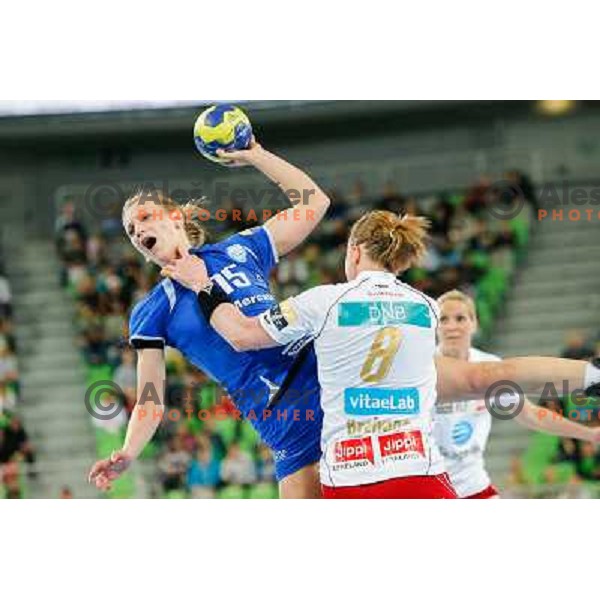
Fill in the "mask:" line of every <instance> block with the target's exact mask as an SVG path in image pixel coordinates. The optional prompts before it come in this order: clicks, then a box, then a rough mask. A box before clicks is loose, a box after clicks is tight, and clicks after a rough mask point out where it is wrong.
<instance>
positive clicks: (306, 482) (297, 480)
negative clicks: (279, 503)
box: [279, 463, 321, 500]
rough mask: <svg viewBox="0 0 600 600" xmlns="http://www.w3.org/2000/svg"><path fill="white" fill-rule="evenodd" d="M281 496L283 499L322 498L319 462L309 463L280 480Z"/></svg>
mask: <svg viewBox="0 0 600 600" xmlns="http://www.w3.org/2000/svg"><path fill="white" fill-rule="evenodd" d="M279 497H280V498H281V499H282V500H302V499H306V500H312V499H317V498H321V483H320V481H319V464H318V463H315V464H314V465H309V466H308V467H304V468H303V469H300V470H299V471H296V472H295V473H293V474H292V475H289V476H288V477H286V478H285V479H282V480H281V481H280V482H279Z"/></svg>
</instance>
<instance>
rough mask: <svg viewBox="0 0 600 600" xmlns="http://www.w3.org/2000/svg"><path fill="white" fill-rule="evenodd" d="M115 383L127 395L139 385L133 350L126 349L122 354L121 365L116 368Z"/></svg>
mask: <svg viewBox="0 0 600 600" xmlns="http://www.w3.org/2000/svg"><path fill="white" fill-rule="evenodd" d="M113 381H114V382H115V383H116V384H117V385H118V386H119V387H120V388H121V389H122V390H123V392H124V393H127V390H131V389H133V392H134V393H135V386H136V385H137V374H136V367H135V354H134V352H133V350H132V349H131V348H124V349H123V351H122V352H121V364H120V365H119V366H118V367H117V368H116V370H115V374H114V376H113Z"/></svg>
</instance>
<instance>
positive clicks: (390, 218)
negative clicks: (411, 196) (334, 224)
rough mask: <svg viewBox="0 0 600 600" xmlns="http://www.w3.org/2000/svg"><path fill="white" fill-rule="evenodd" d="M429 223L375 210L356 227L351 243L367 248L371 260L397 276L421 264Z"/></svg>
mask: <svg viewBox="0 0 600 600" xmlns="http://www.w3.org/2000/svg"><path fill="white" fill-rule="evenodd" d="M428 229H429V220H428V219H426V218H424V217H415V216H413V215H408V214H405V215H397V214H395V213H393V212H390V211H387V210H375V211H372V212H369V213H367V214H366V215H364V216H363V217H361V218H360V219H359V220H358V221H357V222H356V223H355V224H354V226H353V227H352V231H351V233H350V241H351V243H353V244H355V245H361V244H362V245H364V246H365V248H366V251H367V254H368V256H369V258H371V260H373V261H375V262H376V263H378V264H380V265H381V266H383V267H385V268H386V269H387V270H389V271H392V272H393V273H399V272H401V271H405V270H406V269H408V268H410V267H411V266H413V265H415V264H418V263H419V262H420V261H421V260H422V258H423V256H424V255H425V253H426V251H427V231H428Z"/></svg>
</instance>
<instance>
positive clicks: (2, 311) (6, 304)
mask: <svg viewBox="0 0 600 600" xmlns="http://www.w3.org/2000/svg"><path fill="white" fill-rule="evenodd" d="M11 303H12V292H11V289H10V284H9V283H8V279H7V278H6V277H5V275H4V273H2V272H0V319H4V318H8V317H10V316H11V314H12V305H11Z"/></svg>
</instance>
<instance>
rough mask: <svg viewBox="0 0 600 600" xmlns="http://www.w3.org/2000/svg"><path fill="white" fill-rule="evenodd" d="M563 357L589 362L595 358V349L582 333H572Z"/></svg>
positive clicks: (567, 340) (568, 338) (568, 337)
mask: <svg viewBox="0 0 600 600" xmlns="http://www.w3.org/2000/svg"><path fill="white" fill-rule="evenodd" d="M561 356H562V357H563V358H570V359H571V360H589V359H591V358H593V357H594V348H593V347H592V346H590V345H589V344H588V343H587V341H586V339H585V335H584V334H583V333H582V332H581V331H572V332H571V333H570V334H569V335H568V336H567V339H566V347H565V349H564V350H563V351H562V354H561Z"/></svg>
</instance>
